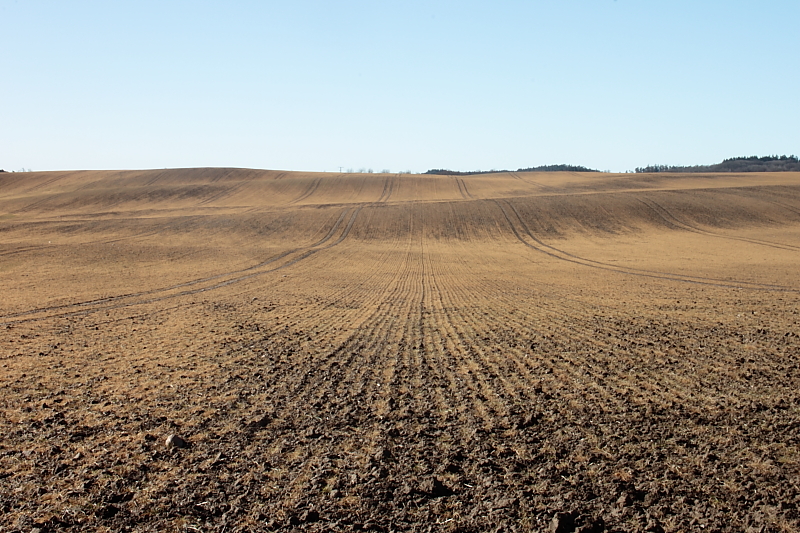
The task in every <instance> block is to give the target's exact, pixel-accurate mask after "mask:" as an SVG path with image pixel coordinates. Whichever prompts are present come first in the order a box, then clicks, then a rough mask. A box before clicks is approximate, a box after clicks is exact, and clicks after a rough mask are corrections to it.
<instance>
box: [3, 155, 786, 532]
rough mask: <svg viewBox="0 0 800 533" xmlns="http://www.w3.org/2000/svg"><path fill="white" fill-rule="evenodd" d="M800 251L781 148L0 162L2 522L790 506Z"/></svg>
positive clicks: (343, 521) (483, 517) (382, 524)
mask: <svg viewBox="0 0 800 533" xmlns="http://www.w3.org/2000/svg"><path fill="white" fill-rule="evenodd" d="M798 264H800V174H796V173H776V174H746V175H735V174H724V175H713V174H704V175H688V174H680V175H668V174H664V173H659V174H653V175H648V174H630V175H627V174H622V175H609V174H599V173H591V174H589V173H587V174H574V173H551V174H547V173H505V174H496V175H476V176H435V175H431V176H427V175H426V176H420V175H384V174H331V173H329V174H325V173H317V174H314V173H295V172H278V171H260V170H246V169H183V170H180V169H179V170H154V171H114V172H111V171H109V172H99V171H84V172H46V173H20V174H0V294H2V298H0V376H1V377H2V380H0V531H25V532H29V531H32V530H39V531H83V530H98V531H228V532H230V531H261V530H265V531H269V530H294V529H297V530H307V531H328V530H343V531H352V530H374V531H407V530H415V531H509V530H510V531H514V530H516V531H531V530H533V531H539V530H541V531H556V532H570V531H583V532H588V531H687V530H700V529H702V530H704V531H797V530H799V529H800V514H798V513H799V511H798V507H797V506H798V504H800V475H799V474H800V450H799V449H798V446H799V445H800V326H798V320H800V276H798V267H797V265H798ZM173 434H176V435H179V436H181V437H182V438H183V439H185V441H186V442H187V443H188V444H187V446H186V447H173V446H168V445H167V444H166V443H165V439H166V438H167V437H168V436H170V435H173Z"/></svg>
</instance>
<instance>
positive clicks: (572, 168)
mask: <svg viewBox="0 0 800 533" xmlns="http://www.w3.org/2000/svg"><path fill="white" fill-rule="evenodd" d="M500 172H600V171H599V170H595V169H592V168H586V167H584V166H580V165H542V166H539V167H528V168H518V169H517V170H496V169H492V170H467V171H460V170H450V169H446V168H433V169H431V170H428V171H427V172H425V174H441V175H445V176H471V175H473V174H497V173H500Z"/></svg>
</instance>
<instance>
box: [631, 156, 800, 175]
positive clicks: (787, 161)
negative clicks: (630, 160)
mask: <svg viewBox="0 0 800 533" xmlns="http://www.w3.org/2000/svg"><path fill="white" fill-rule="evenodd" d="M636 172H640V173H641V172H648V173H652V172H800V160H798V158H797V156H794V155H781V156H777V155H772V156H764V157H758V156H755V155H754V156H750V157H732V158H731V159H725V160H724V161H723V162H722V163H718V164H716V165H695V166H691V167H684V166H670V165H648V166H646V167H636Z"/></svg>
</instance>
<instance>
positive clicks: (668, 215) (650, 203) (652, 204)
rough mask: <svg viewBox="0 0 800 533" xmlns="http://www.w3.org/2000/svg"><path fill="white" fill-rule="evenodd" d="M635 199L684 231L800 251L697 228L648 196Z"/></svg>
mask: <svg viewBox="0 0 800 533" xmlns="http://www.w3.org/2000/svg"><path fill="white" fill-rule="evenodd" d="M636 199H637V200H638V201H639V202H641V203H642V204H644V205H646V206H647V207H648V208H650V209H651V210H652V211H654V212H655V213H656V214H658V215H659V216H660V217H661V218H662V219H663V220H664V221H665V222H667V223H668V224H670V225H671V226H673V227H676V228H679V229H683V230H686V231H691V232H692V233H697V234H699V235H706V236H709V237H716V238H718V239H728V240H733V241H742V242H747V243H751V244H757V245H760V246H768V247H770V248H777V249H780V250H789V251H793V252H797V251H800V246H793V245H791V244H779V243H773V242H768V241H762V240H758V239H749V238H747V237H736V236H734V235H722V234H720V233H714V232H712V231H708V230H704V229H701V228H698V227H697V226H693V225H691V224H689V223H687V222H683V221H682V220H680V219H679V218H678V217H677V216H675V215H674V214H673V213H672V212H670V211H669V210H668V209H667V208H665V207H664V206H662V205H661V204H659V203H658V202H656V201H655V200H653V199H649V198H648V199H645V198H642V197H637V198H636Z"/></svg>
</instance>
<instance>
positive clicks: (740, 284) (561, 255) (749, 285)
mask: <svg viewBox="0 0 800 533" xmlns="http://www.w3.org/2000/svg"><path fill="white" fill-rule="evenodd" d="M495 203H496V204H497V206H498V207H499V208H500V210H501V211H502V213H503V216H504V218H505V220H506V222H507V223H508V225H509V227H510V228H511V231H512V232H513V233H514V235H515V236H516V237H517V239H518V240H519V241H520V242H522V243H523V244H524V245H525V246H527V247H528V248H531V249H533V250H536V251H537V252H540V253H543V254H545V255H548V256H550V257H552V258H554V259H558V260H559V261H566V262H569V263H574V264H576V265H582V266H585V267H590V268H597V269H601V270H608V271H610V272H617V273H620V274H627V275H630V276H640V277H648V278H655V279H664V280H669V281H679V282H683V283H694V284H699V285H711V286H715V287H726V288H732V289H748V290H757V291H776V292H800V289H797V288H793V287H785V286H781V285H772V284H766V283H754V282H749V281H731V280H722V279H714V278H707V277H701V276H687V275H678V274H673V273H669V272H656V271H649V270H639V269H634V268H621V267H617V266H614V265H609V264H607V263H603V262H600V261H594V260H591V259H585V258H583V257H579V256H576V255H574V254H570V253H569V252H564V251H562V250H559V249H558V248H555V247H553V246H550V245H548V244H545V243H544V242H542V241H541V240H539V239H538V238H536V237H535V236H534V235H533V234H532V233H531V232H528V231H526V234H527V235H528V236H529V237H530V239H531V240H533V241H534V242H535V243H536V244H531V243H529V242H528V241H527V240H525V239H524V238H523V236H522V234H521V233H520V231H519V230H518V229H517V228H516V226H515V224H514V222H512V220H511V217H510V216H509V215H508V211H507V210H506V209H505V208H504V207H503V205H502V204H501V203H500V201H498V200H495ZM504 203H505V204H506V205H507V206H508V207H509V208H510V209H509V210H511V211H512V212H514V214H515V215H517V221H518V223H519V224H520V225H521V226H522V227H523V228H526V225H525V222H524V220H523V219H522V218H521V217H519V214H518V213H517V212H516V210H515V209H514V208H513V206H512V205H511V204H510V203H509V202H504Z"/></svg>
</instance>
